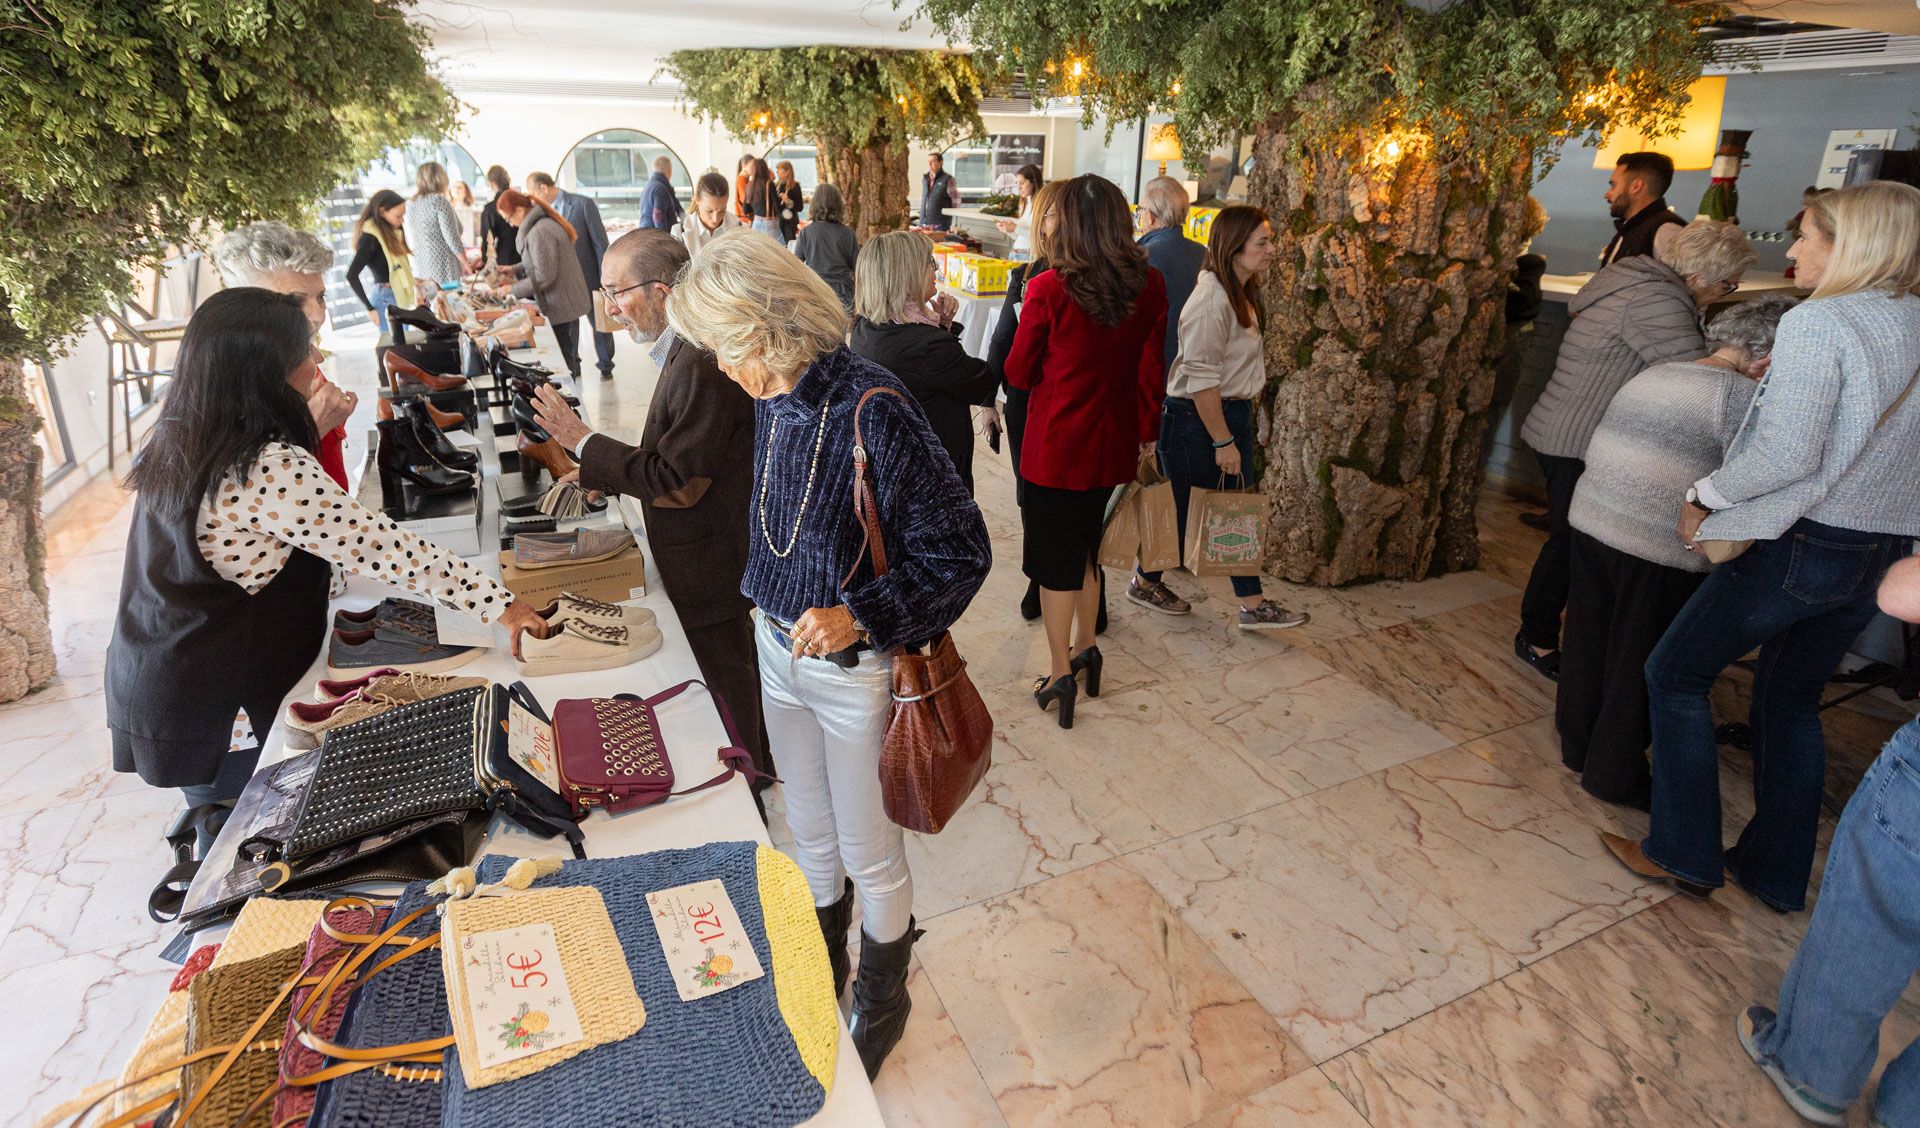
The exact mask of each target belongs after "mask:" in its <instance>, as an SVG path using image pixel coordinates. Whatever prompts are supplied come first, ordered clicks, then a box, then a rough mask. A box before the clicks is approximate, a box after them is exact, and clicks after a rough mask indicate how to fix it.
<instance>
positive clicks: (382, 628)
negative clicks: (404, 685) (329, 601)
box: [333, 599, 440, 646]
mask: <svg viewBox="0 0 1920 1128" xmlns="http://www.w3.org/2000/svg"><path fill="white" fill-rule="evenodd" d="M333 628H334V629H335V630H339V631H367V630H370V631H372V632H373V633H374V634H376V635H378V636H379V637H381V638H384V639H386V640H388V641H389V642H401V643H425V644H427V645H429V646H431V645H434V644H436V643H438V642H439V641H440V632H439V628H438V627H436V626H435V625H434V618H433V608H432V607H431V606H429V605H428V604H425V603H419V602H416V601H414V600H411V599H383V600H381V601H380V605H379V606H377V607H369V608H368V609H367V610H365V611H336V612H334V613H333Z"/></svg>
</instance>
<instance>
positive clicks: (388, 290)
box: [372, 282, 400, 333]
mask: <svg viewBox="0 0 1920 1128" xmlns="http://www.w3.org/2000/svg"><path fill="white" fill-rule="evenodd" d="M372 298H373V312H375V313H377V314H379V315H380V331H381V332H382V333H385V332H386V331H387V310H389V309H392V308H394V307H395V306H398V305H399V304H400V303H399V302H396V301H394V300H393V287H392V286H389V285H388V284H387V283H385V282H375V283H374V284H373V293H372Z"/></svg>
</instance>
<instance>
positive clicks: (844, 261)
mask: <svg viewBox="0 0 1920 1128" xmlns="http://www.w3.org/2000/svg"><path fill="white" fill-rule="evenodd" d="M845 214H846V204H845V203H844V202H843V201H842V200H841V198H840V189H838V188H835V187H834V186H833V185H831V184H822V185H820V186H819V187H817V188H815V189H814V190H813V200H812V202H811V203H809V204H808V205H807V225H806V226H805V227H802V228H801V229H800V234H799V236H798V237H796V238H795V239H794V241H793V253H794V254H796V255H799V256H800V261H801V262H804V263H806V264H807V265H808V266H810V267H812V268H813V272H814V273H815V274H818V275H819V276H820V277H821V278H823V279H825V280H826V283H827V285H829V286H831V287H833V292H834V293H836V294H838V295H840V304H841V305H842V306H844V307H845V308H846V311H847V312H848V313H852V312H853V266H854V262H855V260H856V259H858V258H859V256H860V240H858V239H856V238H855V237H854V234H853V228H851V227H848V226H847V225H846V223H844V222H843V221H842V218H841V217H842V216H843V215H845Z"/></svg>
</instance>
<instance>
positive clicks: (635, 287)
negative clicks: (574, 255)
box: [603, 278, 673, 298]
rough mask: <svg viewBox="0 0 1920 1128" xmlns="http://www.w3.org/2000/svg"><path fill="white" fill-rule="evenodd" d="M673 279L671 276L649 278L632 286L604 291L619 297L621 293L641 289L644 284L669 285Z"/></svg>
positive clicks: (610, 296)
mask: <svg viewBox="0 0 1920 1128" xmlns="http://www.w3.org/2000/svg"><path fill="white" fill-rule="evenodd" d="M672 281H673V280H672V279H671V278H649V279H647V280H646V281H645V282H635V283H634V284H633V285H631V286H622V287H620V288H619V289H618V290H606V291H603V292H604V293H605V294H606V295H607V297H609V298H617V297H619V296H620V295H621V294H628V293H632V292H633V291H635V290H638V289H640V288H641V287H642V286H665V285H669V284H670V283H671V282H672Z"/></svg>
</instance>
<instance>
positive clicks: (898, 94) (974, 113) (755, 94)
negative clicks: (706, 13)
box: [665, 47, 985, 239]
mask: <svg viewBox="0 0 1920 1128" xmlns="http://www.w3.org/2000/svg"><path fill="white" fill-rule="evenodd" d="M665 70H666V72H667V73H669V74H671V75H672V76H673V77H674V78H676V79H678V80H679V81H680V82H681V84H682V85H683V86H684V87H685V88H686V101H687V103H688V104H689V105H690V106H691V107H692V108H693V110H694V112H695V113H696V115H697V116H699V117H700V118H702V119H705V120H711V121H715V122H718V123H719V124H720V125H721V126H722V127H723V128H724V129H726V130H727V132H729V133H731V134H733V135H734V136H736V137H741V138H750V139H753V140H756V141H759V142H763V143H766V142H773V141H777V140H780V139H788V138H794V137H805V138H809V139H811V140H812V141H814V143H815V144H817V145H818V146H819V148H820V155H821V157H822V158H823V165H822V167H823V176H825V178H826V179H827V180H828V181H830V182H831V183H833V184H834V185H836V186H837V187H839V189H840V191H841V194H842V195H843V196H845V197H846V201H847V211H848V216H847V223H848V225H849V226H851V227H852V228H853V229H854V231H855V232H856V233H858V234H859V235H860V237H861V238H863V239H864V238H866V236H868V235H870V234H872V233H874V232H877V231H891V230H895V229H897V228H899V227H900V226H902V225H903V224H904V223H905V222H906V218H907V212H906V203H907V199H908V176H907V156H906V150H907V145H908V144H909V143H910V142H915V141H918V142H920V143H922V144H928V145H940V144H945V143H948V142H951V141H953V140H955V139H956V138H959V137H973V136H979V135H980V134H982V133H984V132H985V127H984V126H983V125H982V124H981V122H980V88H981V82H982V79H981V74H980V72H979V71H978V70H976V69H975V67H974V64H973V61H972V60H971V59H969V58H968V57H967V56H965V55H956V54H949V53H947V52H944V51H887V50H879V49H874V48H866V47H776V48H771V49H767V50H756V49H750V48H740V47H721V48H713V49H708V50H698V51H675V52H673V53H672V54H670V55H668V56H667V58H666V63H665Z"/></svg>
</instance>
